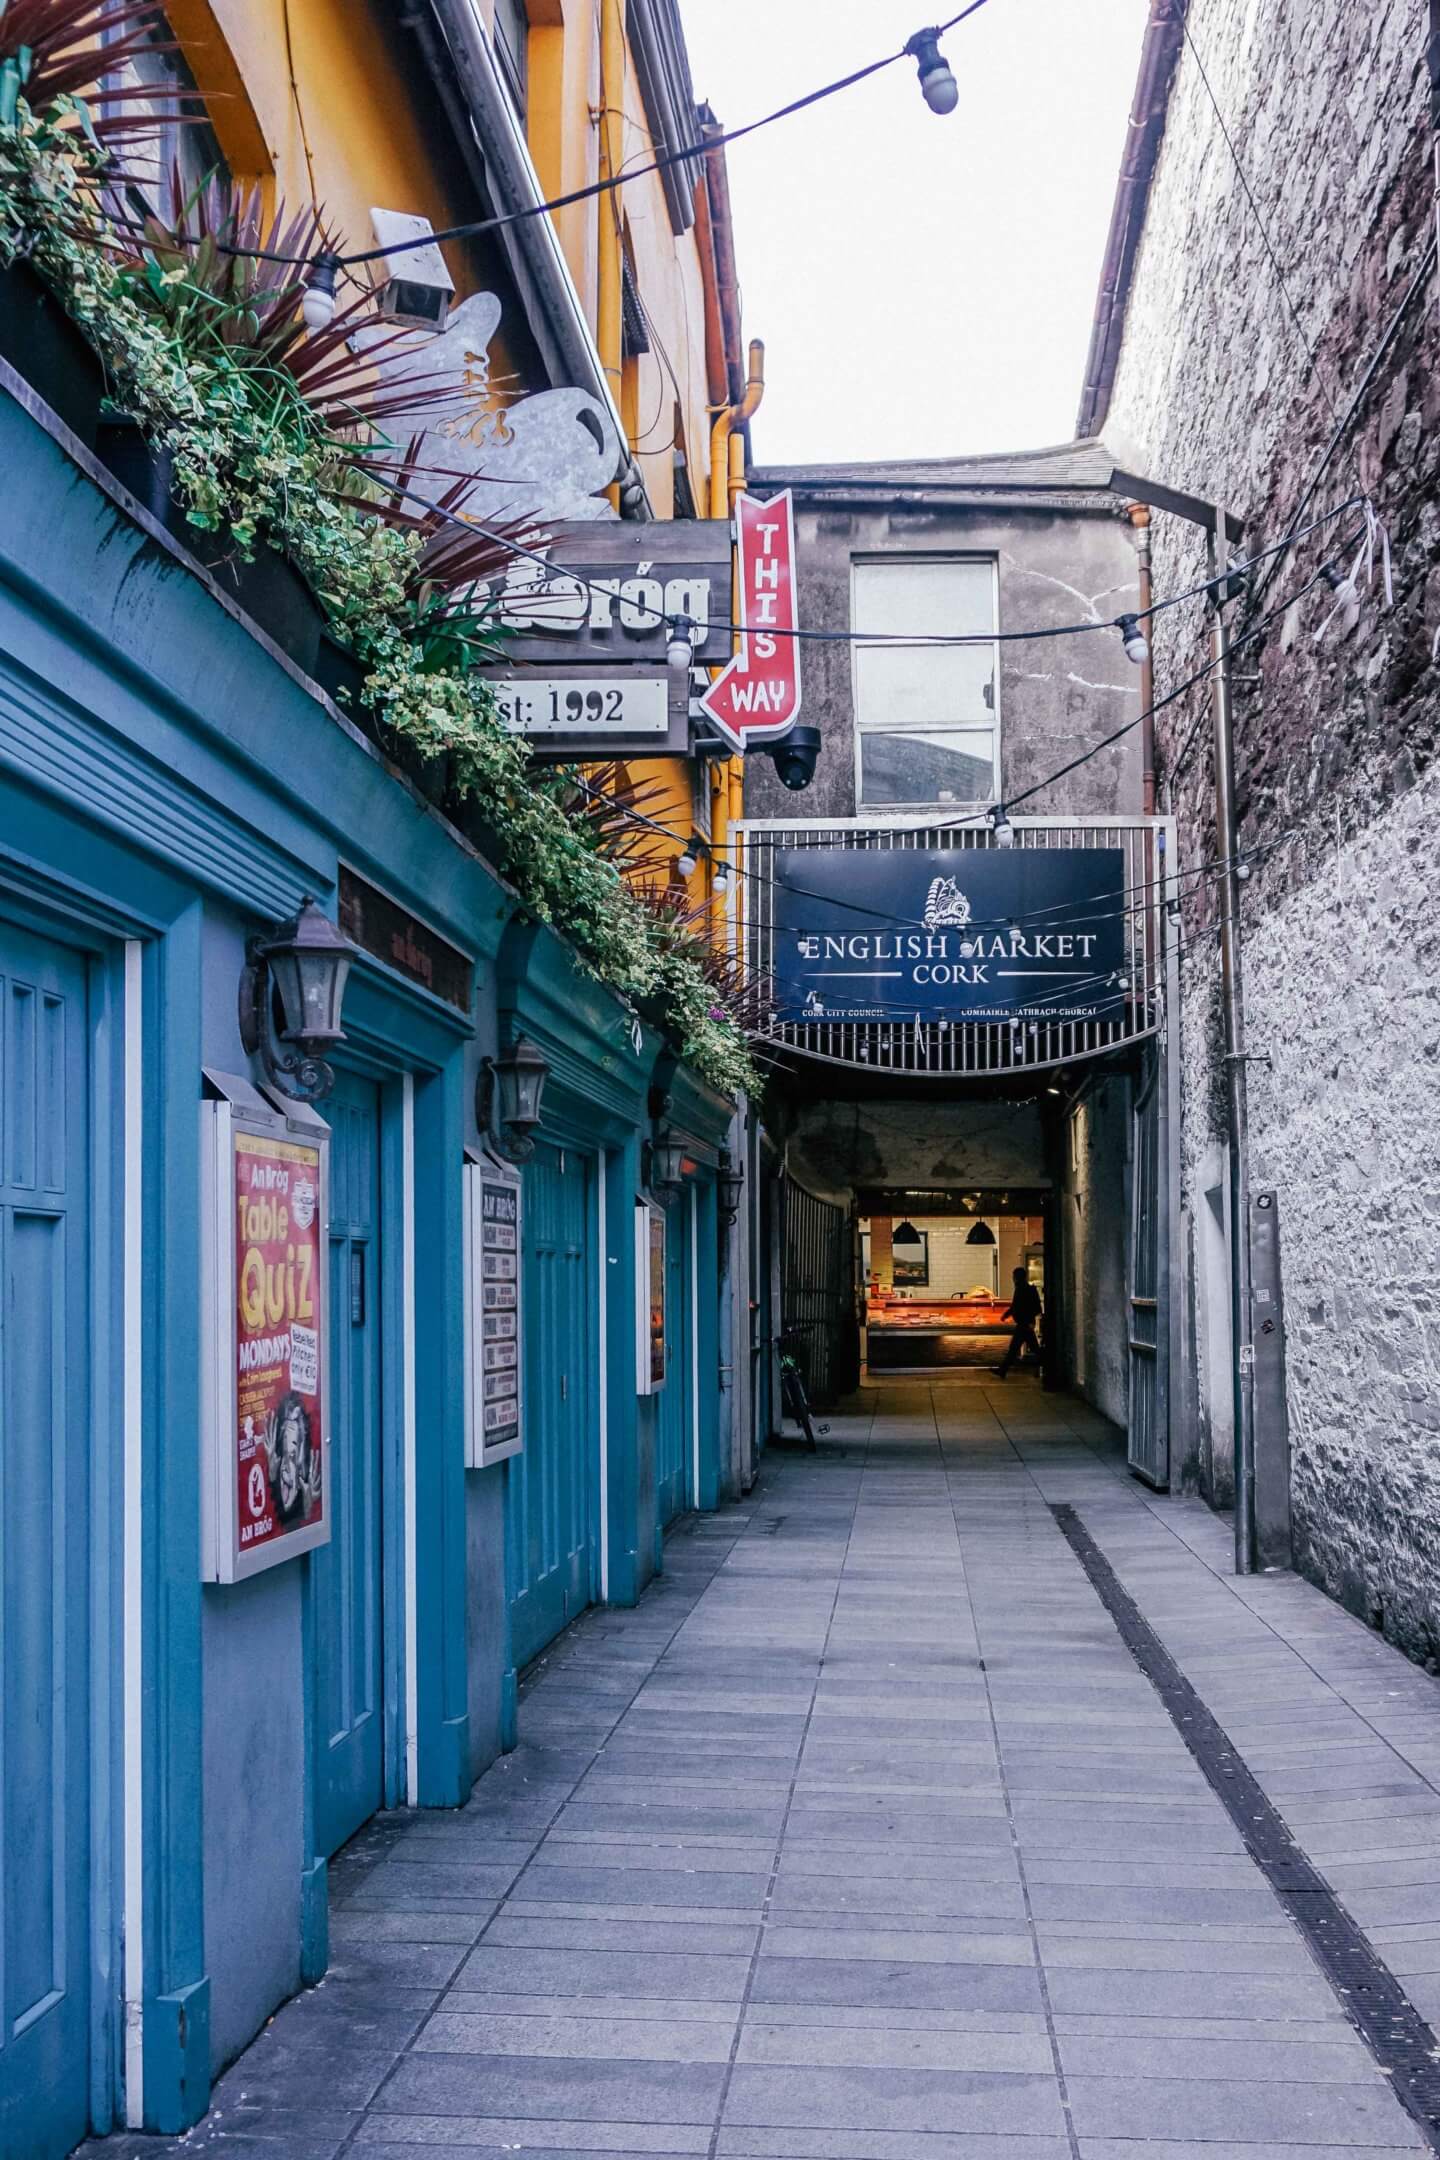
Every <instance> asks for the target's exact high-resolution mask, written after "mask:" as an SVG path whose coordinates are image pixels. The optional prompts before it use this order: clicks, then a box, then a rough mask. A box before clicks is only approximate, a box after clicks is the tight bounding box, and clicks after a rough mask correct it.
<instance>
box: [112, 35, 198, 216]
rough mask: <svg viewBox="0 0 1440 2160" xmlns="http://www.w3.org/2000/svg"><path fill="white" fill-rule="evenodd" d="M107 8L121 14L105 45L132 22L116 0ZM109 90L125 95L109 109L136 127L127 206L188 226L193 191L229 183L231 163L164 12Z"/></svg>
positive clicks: (127, 159)
mask: <svg viewBox="0 0 1440 2160" xmlns="http://www.w3.org/2000/svg"><path fill="white" fill-rule="evenodd" d="M105 12H106V13H107V14H111V13H114V14H115V18H116V19H115V27H114V30H113V33H112V32H105V33H102V43H108V42H110V38H111V36H112V35H113V36H115V37H116V38H118V37H120V36H123V35H124V33H125V30H126V27H127V25H126V23H125V21H124V20H123V19H122V18H121V17H120V15H119V13H118V11H117V9H116V7H115V0H106V6H105ZM104 88H105V90H107V91H110V92H112V93H113V92H121V93H123V101H122V98H121V97H118V96H117V97H115V98H114V100H113V103H112V105H111V108H110V109H111V111H112V112H114V113H117V114H123V116H124V117H125V118H126V119H127V120H128V122H129V125H130V129H131V133H130V134H129V136H128V138H127V140H126V144H125V156H124V160H123V163H124V166H125V180H124V183H123V187H122V190H121V192H122V197H123V201H124V206H125V208H126V210H127V211H128V213H129V215H130V216H131V217H133V218H135V219H136V220H138V221H141V222H143V220H144V219H145V218H146V217H147V216H148V215H150V214H151V213H152V212H157V213H158V214H159V215H160V217H162V218H164V219H165V220H166V221H167V223H169V224H172V225H182V224H184V223H185V221H186V208H187V205H188V204H190V203H191V202H192V201H193V200H194V197H195V194H196V192H197V191H198V190H199V189H200V188H202V187H203V186H204V185H205V183H206V182H207V181H209V180H211V179H215V180H218V181H220V182H222V183H223V182H225V181H228V179H229V168H228V167H227V165H226V163H225V160H224V158H223V156H222V155H221V151H220V145H219V142H218V141H217V140H216V137H215V134H214V131H213V129H212V128H211V126H210V124H209V121H208V120H207V118H206V116H205V105H204V101H203V99H202V98H201V97H200V94H199V92H198V90H197V89H196V87H195V78H194V76H193V75H192V74H191V73H190V70H189V68H188V67H187V66H186V65H185V62H184V59H183V58H182V57H181V54H180V51H179V48H178V47H177V45H176V42H175V39H174V37H173V35H172V34H171V31H170V27H169V25H168V23H166V22H165V21H164V19H163V18H162V17H159V16H157V17H156V21H155V28H154V33H153V35H152V37H151V39H150V42H149V44H148V45H143V46H140V47H139V48H138V49H133V50H131V51H129V52H128V54H127V56H126V57H125V58H124V59H123V60H122V61H121V62H120V64H119V65H118V66H117V67H116V68H115V70H114V72H113V73H112V74H110V75H109V76H107V77H106V80H105V85H104ZM147 115H149V116H151V117H152V119H153V125H152V126H149V127H146V126H142V125H141V124H140V123H141V121H142V120H143V119H144V118H145V117H146V116H147Z"/></svg>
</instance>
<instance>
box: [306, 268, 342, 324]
mask: <svg viewBox="0 0 1440 2160" xmlns="http://www.w3.org/2000/svg"><path fill="white" fill-rule="evenodd" d="M339 271H340V258H339V256H338V255H317V256H316V258H315V260H314V262H313V264H312V265H311V268H310V282H309V284H308V285H307V286H306V287H305V297H304V299H303V300H302V301H301V303H300V313H301V314H302V315H303V316H304V318H305V327H306V329H307V330H328V329H329V327H330V325H331V323H332V322H334V320H335V280H336V277H337V276H338V275H339Z"/></svg>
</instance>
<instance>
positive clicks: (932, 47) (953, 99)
mask: <svg viewBox="0 0 1440 2160" xmlns="http://www.w3.org/2000/svg"><path fill="white" fill-rule="evenodd" d="M905 50H906V52H907V53H909V54H910V56H911V58H912V59H913V60H914V62H915V65H916V67H917V69H918V70H919V74H920V89H921V93H922V95H923V96H924V99H925V103H926V104H927V105H928V106H929V108H930V110H931V112H933V113H941V114H944V113H952V112H954V110H955V107H956V106H957V105H958V104H959V102H960V85H959V84H958V83H957V82H956V80H955V77H954V76H953V75H952V74H951V72H950V63H949V61H948V60H947V59H946V58H945V55H944V53H942V52H941V50H940V33H939V31H938V30H917V31H916V32H915V35H914V37H912V38H910V39H909V40H908V41H907V43H906V46H905Z"/></svg>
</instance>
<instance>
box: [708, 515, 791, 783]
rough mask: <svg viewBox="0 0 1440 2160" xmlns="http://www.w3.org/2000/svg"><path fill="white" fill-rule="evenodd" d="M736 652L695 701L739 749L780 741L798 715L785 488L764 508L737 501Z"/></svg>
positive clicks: (788, 526)
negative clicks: (737, 641)
mask: <svg viewBox="0 0 1440 2160" xmlns="http://www.w3.org/2000/svg"><path fill="white" fill-rule="evenodd" d="M735 556H736V569H737V577H736V583H737V585H738V587H739V594H740V623H741V632H740V650H739V651H738V652H737V653H736V655H735V657H734V659H733V660H731V661H730V663H729V665H728V666H727V667H726V669H725V671H724V673H723V674H721V675H718V676H717V677H716V679H715V681H714V682H713V683H711V685H710V688H709V689H708V690H707V691H706V692H705V694H704V696H703V697H702V698H701V699H700V709H701V711H702V712H704V713H706V714H708V716H709V717H710V719H712V720H713V721H714V723H715V725H716V727H717V728H719V730H720V732H721V734H722V735H723V736H724V737H725V739H726V741H727V742H730V743H733V744H734V746H735V748H736V749H737V750H740V751H744V750H745V749H747V748H748V747H749V746H750V745H751V744H752V743H758V742H769V741H771V740H772V739H773V738H774V737H775V736H777V735H784V734H786V733H788V731H789V730H790V729H791V728H792V727H793V726H794V725H795V722H796V721H797V720H798V719H799V717H800V646H799V641H798V640H797V639H796V638H794V637H793V636H789V635H787V634H786V633H788V632H791V631H793V630H795V629H796V628H797V627H798V625H797V623H796V605H795V504H794V498H793V496H792V494H791V492H790V490H789V488H786V490H785V492H784V494H783V495H776V496H774V497H772V499H771V500H770V501H769V502H758V501H757V500H756V498H755V497H754V496H753V495H741V496H739V497H738V498H737V500H736V503H735Z"/></svg>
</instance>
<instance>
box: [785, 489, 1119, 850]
mask: <svg viewBox="0 0 1440 2160" xmlns="http://www.w3.org/2000/svg"><path fill="white" fill-rule="evenodd" d="M796 544H797V547H798V550H799V566H800V599H801V610H802V613H801V620H802V622H803V624H804V626H805V627H806V628H807V629H811V630H836V631H840V632H842V633H844V632H848V631H849V629H850V570H851V564H852V562H853V561H854V560H855V559H856V558H857V557H863V558H866V559H870V560H874V559H875V558H877V557H881V556H887V557H893V556H903V555H906V554H910V555H917V556H926V555H966V554H973V555H982V556H983V555H993V556H994V557H995V559H996V562H997V564H998V566H999V596H1000V598H999V608H1000V627H1001V628H1002V629H1012V630H1013V629H1018V628H1021V627H1025V628H1039V627H1044V626H1045V625H1047V624H1052V623H1054V624H1059V623H1072V622H1087V621H1092V620H1093V621H1097V622H1104V621H1109V620H1110V619H1111V618H1112V617H1113V616H1114V615H1115V614H1117V613H1118V612H1119V611H1120V610H1121V609H1122V608H1124V607H1126V606H1130V607H1133V606H1134V605H1135V579H1136V567H1135V546H1134V539H1133V535H1132V532H1131V528H1130V526H1129V524H1128V522H1127V521H1126V520H1125V519H1124V518H1123V517H1122V516H1120V515H1119V513H1118V511H1116V510H1102V511H1096V510H1093V509H1091V510H1081V509H1076V510H1071V511H1059V510H1020V509H1015V510H1011V511H1008V512H997V511H995V510H991V509H977V508H957V509H938V510H928V509H911V508H906V507H901V506H896V505H891V506H888V507H887V506H882V505H876V506H875V507H874V508H871V507H870V506H869V505H868V504H862V505H858V506H856V507H855V508H854V509H832V508H819V507H816V506H812V505H808V504H806V503H804V502H803V501H801V502H799V503H797V506H796ZM801 665H802V669H803V681H804V700H805V704H804V712H803V715H802V717H803V719H804V721H805V723H806V724H807V725H808V726H812V727H818V728H819V729H820V731H821V734H822V736H823V738H824V748H823V750H822V752H821V755H820V760H819V763H818V765H817V767H816V772H815V778H814V780H813V781H812V782H811V784H810V786H809V787H808V788H807V789H806V790H805V791H804V793H803V794H798V795H792V794H791V793H790V792H789V791H788V790H787V789H786V788H785V787H784V786H783V784H782V783H781V782H780V781H779V780H778V779H777V778H776V775H775V768H774V766H773V765H772V763H771V762H770V760H769V759H768V758H763V757H752V758H748V759H747V760H746V765H745V814H746V816H747V817H763V818H821V817H837V818H838V817H854V816H855V814H856V802H855V713H854V694H853V686H852V678H851V662H850V648H849V646H848V645H846V644H845V643H843V642H840V641H837V642H836V643H834V644H825V643H820V642H816V643H812V644H807V645H806V646H805V648H804V651H803V654H802V658H801ZM1138 697H1139V677H1138V675H1137V673H1136V670H1135V669H1134V667H1132V666H1131V664H1130V662H1129V661H1128V660H1126V658H1125V656H1124V653H1123V652H1122V650H1121V647H1120V641H1119V639H1118V637H1116V636H1115V635H1114V633H1113V632H1112V633H1111V634H1109V635H1108V636H1104V637H1101V636H1098V635H1097V636H1094V637H1091V636H1088V635H1086V636H1083V637H1077V638H1074V639H1068V638H1067V639H1064V640H1061V641H1059V642H1056V643H1048V642H1043V641H1042V642H1040V643H1036V644H1014V645H1007V646H1002V648H1001V669H1000V764H1001V774H1002V788H1003V792H1004V793H1005V794H1006V795H1011V794H1015V793H1018V791H1019V790H1020V789H1022V788H1026V787H1028V786H1030V785H1031V783H1032V782H1033V781H1035V780H1038V779H1041V778H1042V777H1043V776H1044V775H1045V774H1046V773H1047V772H1054V771H1055V770H1057V769H1058V768H1059V767H1060V766H1061V765H1063V764H1065V763H1066V762H1067V761H1068V760H1069V759H1070V758H1072V757H1074V756H1075V754H1076V752H1077V750H1078V749H1081V748H1083V747H1084V745H1085V744H1086V743H1088V742H1097V741H1098V740H1099V739H1100V738H1101V737H1102V736H1105V735H1108V734H1110V733H1111V732H1112V731H1113V730H1114V729H1115V728H1117V727H1119V726H1121V725H1122V724H1123V722H1124V721H1125V720H1127V719H1129V718H1131V717H1132V716H1133V715H1134V714H1135V713H1136V712H1138V711H1139V705H1138V702H1137V701H1138ZM1139 807H1140V731H1139V730H1138V729H1135V730H1132V732H1131V733H1130V734H1129V735H1126V736H1122V738H1121V740H1120V741H1119V742H1118V743H1116V744H1114V745H1112V746H1111V747H1110V748H1108V749H1106V750H1104V751H1102V752H1101V753H1100V754H1099V755H1098V756H1097V757H1095V758H1093V759H1092V760H1091V761H1090V763H1089V764H1088V765H1083V766H1081V767H1080V768H1079V770H1078V771H1077V772H1075V773H1073V774H1072V775H1071V776H1070V777H1069V778H1068V779H1067V780H1066V781H1065V782H1064V783H1063V784H1062V785H1061V786H1060V787H1059V788H1056V789H1049V790H1046V791H1045V792H1044V793H1042V794H1040V795H1037V796H1036V797H1035V798H1034V799H1033V800H1032V801H1030V802H1027V803H1026V804H1025V806H1024V809H1023V811H1022V812H1021V814H1022V815H1025V816H1035V815H1039V814H1041V813H1046V814H1052V815H1053V814H1054V813H1056V812H1063V811H1071V812H1074V813H1076V814H1077V815H1081V816H1091V815H1096V814H1099V815H1101V816H1103V815H1104V814H1106V813H1107V812H1115V811H1123V812H1127V813H1130V814H1132V815H1133V814H1134V813H1135V812H1136V811H1138V809H1139ZM876 814H877V816H881V817H884V816H888V815H892V814H894V815H904V814H905V813H903V812H895V813H891V812H888V811H881V812H877V813H876Z"/></svg>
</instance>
